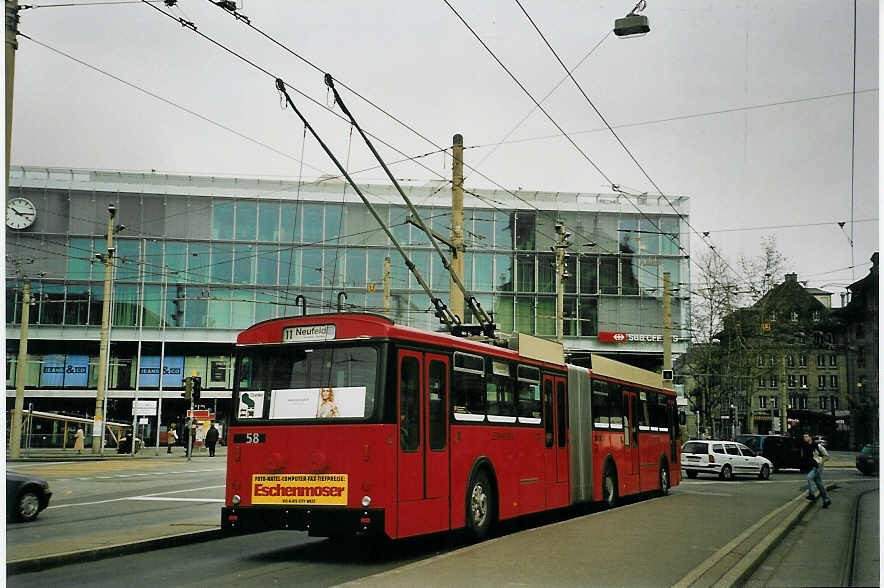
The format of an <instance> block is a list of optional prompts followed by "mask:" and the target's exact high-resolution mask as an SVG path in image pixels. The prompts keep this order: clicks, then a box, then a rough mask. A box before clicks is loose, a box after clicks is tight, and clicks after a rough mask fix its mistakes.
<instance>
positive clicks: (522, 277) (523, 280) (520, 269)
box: [516, 253, 534, 292]
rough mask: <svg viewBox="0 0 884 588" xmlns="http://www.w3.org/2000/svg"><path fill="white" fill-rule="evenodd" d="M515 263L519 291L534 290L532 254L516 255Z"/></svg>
mask: <svg viewBox="0 0 884 588" xmlns="http://www.w3.org/2000/svg"><path fill="white" fill-rule="evenodd" d="M516 263H517V264H518V265H517V267H516V270H517V271H516V276H517V279H518V282H517V286H518V290H519V292H534V256H533V255H528V254H524V253H523V254H521V255H517V256H516Z"/></svg>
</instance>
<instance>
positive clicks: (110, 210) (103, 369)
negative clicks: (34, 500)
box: [92, 204, 117, 453]
mask: <svg viewBox="0 0 884 588" xmlns="http://www.w3.org/2000/svg"><path fill="white" fill-rule="evenodd" d="M116 214H117V208H116V206H114V205H113V204H109V205H108V207H107V252H106V253H105V255H104V291H103V300H102V302H101V345H100V347H99V349H98V389H97V390H96V393H95V423H94V425H93V426H92V453H102V449H103V447H104V420H103V419H104V413H105V393H106V392H107V372H108V369H107V368H108V347H109V339H110V318H111V317H110V315H111V304H110V302H111V294H112V288H113V284H112V275H113V274H112V273H111V272H112V271H113V267H114V266H113V263H114V261H113V257H114V217H115V216H116Z"/></svg>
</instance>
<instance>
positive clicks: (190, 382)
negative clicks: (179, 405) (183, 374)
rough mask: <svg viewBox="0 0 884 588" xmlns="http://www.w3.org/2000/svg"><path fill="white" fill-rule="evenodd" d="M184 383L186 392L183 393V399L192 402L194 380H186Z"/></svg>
mask: <svg viewBox="0 0 884 588" xmlns="http://www.w3.org/2000/svg"><path fill="white" fill-rule="evenodd" d="M182 381H183V382H184V392H182V393H181V398H183V399H185V400H186V401H188V402H190V397H191V394H192V392H193V378H184V380H182Z"/></svg>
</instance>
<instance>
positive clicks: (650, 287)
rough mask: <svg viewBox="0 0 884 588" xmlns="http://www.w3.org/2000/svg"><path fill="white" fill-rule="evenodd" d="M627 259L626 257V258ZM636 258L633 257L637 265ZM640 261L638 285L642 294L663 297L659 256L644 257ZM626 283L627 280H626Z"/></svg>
mask: <svg viewBox="0 0 884 588" xmlns="http://www.w3.org/2000/svg"><path fill="white" fill-rule="evenodd" d="M624 261H625V259H624ZM635 261H636V258H633V266H634V267H635ZM638 261H640V264H639V265H638V287H639V292H640V293H641V295H642V296H653V297H662V290H661V288H662V281H661V280H660V276H659V275H658V273H657V272H658V270H659V263H660V258H659V257H642V258H640V259H639V260H638ZM624 283H625V282H624Z"/></svg>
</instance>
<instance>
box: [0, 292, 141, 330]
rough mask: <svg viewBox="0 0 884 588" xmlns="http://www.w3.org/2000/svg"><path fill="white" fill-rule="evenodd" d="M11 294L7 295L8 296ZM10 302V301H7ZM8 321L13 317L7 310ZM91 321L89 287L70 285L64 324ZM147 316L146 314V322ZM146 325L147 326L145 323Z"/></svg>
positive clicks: (83, 323)
mask: <svg viewBox="0 0 884 588" xmlns="http://www.w3.org/2000/svg"><path fill="white" fill-rule="evenodd" d="M8 295H9V294H8V293H7V296H8ZM7 300H8V299H7ZM6 317H7V321H9V322H11V321H10V318H11V317H12V315H11V314H9V311H8V310H7V314H6ZM88 319H89V287H88V286H85V285H75V284H69V285H68V287H67V301H66V302H65V305H64V324H66V325H86V324H87V321H88ZM146 320H147V315H146V314H145V321H146ZM145 324H147V323H146V322H145Z"/></svg>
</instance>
